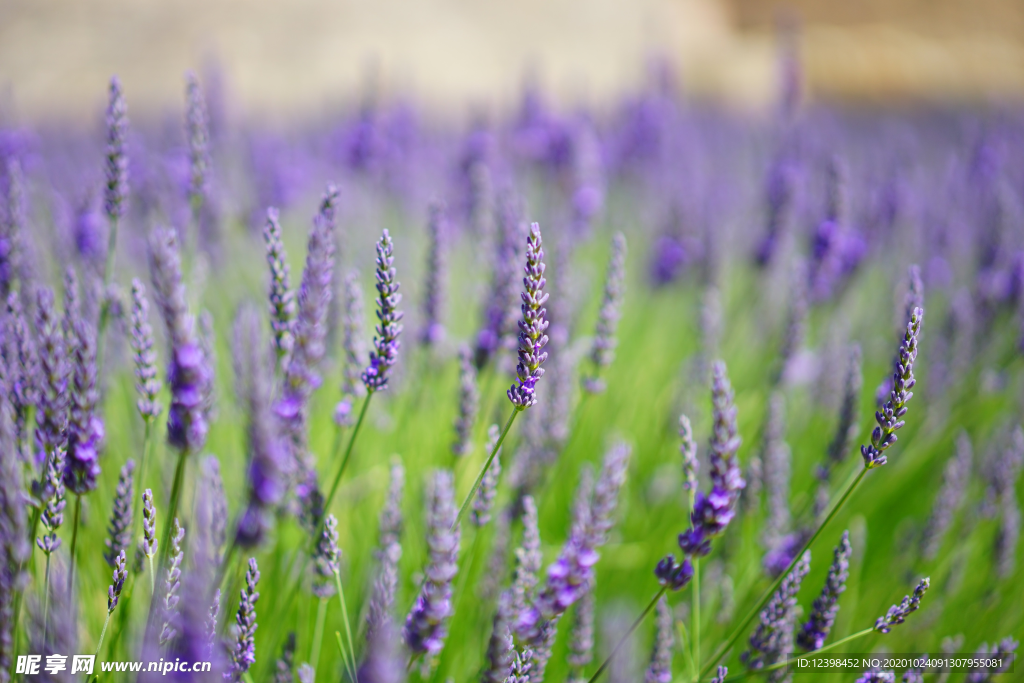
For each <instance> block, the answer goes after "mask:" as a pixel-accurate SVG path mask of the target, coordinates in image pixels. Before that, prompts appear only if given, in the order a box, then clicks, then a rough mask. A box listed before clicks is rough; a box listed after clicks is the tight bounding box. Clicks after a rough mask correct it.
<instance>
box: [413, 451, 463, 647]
mask: <svg viewBox="0 0 1024 683" xmlns="http://www.w3.org/2000/svg"><path fill="white" fill-rule="evenodd" d="M453 497H454V488H453V482H452V475H451V473H450V472H447V471H444V470H439V471H437V472H436V473H435V474H434V478H433V483H432V486H431V491H430V507H429V508H428V510H427V529H428V531H427V546H428V548H429V560H428V562H427V566H426V569H425V570H424V573H425V575H426V578H425V579H424V582H423V587H422V588H421V589H420V594H419V596H418V597H417V598H416V603H415V604H414V605H413V607H412V610H410V612H409V615H408V616H407V617H406V620H405V631H404V634H403V635H404V638H405V644H406V645H407V646H408V647H409V650H410V651H412V652H413V653H426V654H427V655H428V656H430V657H433V656H436V655H437V654H438V653H439V652H441V649H442V648H443V647H444V641H445V638H446V637H447V635H448V619H449V618H450V617H451V614H452V609H453V605H452V581H453V579H454V578H455V574H456V572H457V571H458V565H457V564H456V563H457V560H458V555H459V534H460V532H459V528H458V527H455V528H454V529H453V528H452V525H453V524H454V523H455V517H456V514H457V511H456V509H455V502H454V499H453Z"/></svg>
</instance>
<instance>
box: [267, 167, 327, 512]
mask: <svg viewBox="0 0 1024 683" xmlns="http://www.w3.org/2000/svg"><path fill="white" fill-rule="evenodd" d="M337 202H338V189H337V188H336V187H334V186H333V185H328V186H327V190H326V192H325V193H324V196H323V199H322V201H321V202H320V210H319V211H318V213H317V216H316V218H315V219H314V221H313V229H312V230H310V233H309V246H308V248H307V252H306V268H305V270H303V271H302V284H301V285H300V287H299V296H298V305H299V312H298V317H297V319H296V323H295V347H294V349H293V351H292V355H291V358H290V359H289V362H288V368H287V369H286V370H285V374H284V386H283V387H282V390H281V398H280V399H279V400H278V402H277V403H276V405H275V406H274V413H275V414H276V415H277V417H278V419H279V420H280V422H281V431H282V436H284V437H285V439H286V442H287V445H288V449H289V451H290V460H291V465H290V466H291V468H292V469H293V474H294V477H295V495H296V498H298V501H299V505H300V509H301V513H300V518H301V519H302V522H303V524H304V525H305V526H306V528H308V529H310V530H313V529H317V528H318V527H319V526H320V522H321V520H322V519H323V509H322V508H323V496H322V495H321V493H320V484H319V482H318V481H317V476H316V467H315V466H314V464H313V462H312V459H311V458H312V456H311V454H310V453H309V444H308V439H309V434H308V433H307V431H308V428H307V414H306V412H307V410H308V408H309V399H310V396H312V394H313V391H314V390H315V389H316V388H317V387H318V386H320V381H321V380H320V375H319V374H318V373H317V366H319V364H320V361H321V360H322V359H323V356H324V337H325V335H326V327H325V323H326V320H327V308H328V306H329V304H330V302H331V294H332V287H331V279H332V278H333V275H334V227H335V222H334V220H335V219H334V214H335V210H336V207H337Z"/></svg>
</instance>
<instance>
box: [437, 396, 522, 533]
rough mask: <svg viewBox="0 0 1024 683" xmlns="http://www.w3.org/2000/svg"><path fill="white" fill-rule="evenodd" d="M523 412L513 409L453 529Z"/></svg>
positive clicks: (464, 502) (519, 409)
mask: <svg viewBox="0 0 1024 683" xmlns="http://www.w3.org/2000/svg"><path fill="white" fill-rule="evenodd" d="M522 411H523V409H522V408H520V407H519V406H513V407H512V414H511V415H509V416H508V422H506V423H505V428H504V429H503V430H501V436H499V437H498V441H497V442H496V443H495V444H494V448H492V449H491V454H490V455H489V456H488V457H487V462H485V463H484V466H483V467H481V468H480V474H478V475H476V481H475V482H473V486H472V488H470V489H469V495H467V496H466V500H464V501H463V502H462V507H460V508H459V514H458V515H457V516H456V517H455V522H454V523H453V524H452V529H454V528H455V527H457V526H458V525H459V520H461V519H462V516H463V515H464V514H466V510H467V509H468V508H469V504H470V503H472V502H473V496H475V495H476V490H477V489H478V488H479V487H480V482H482V481H483V480H484V475H485V474H487V469H488V468H489V467H490V466H491V463H492V462H493V461H494V456H495V455H497V454H498V449H500V448H501V442H502V441H504V440H505V435H506V434H508V430H509V429H510V428H511V427H512V423H513V422H515V419H516V415H518V414H519V413H521V412H522Z"/></svg>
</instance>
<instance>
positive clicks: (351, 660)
mask: <svg viewBox="0 0 1024 683" xmlns="http://www.w3.org/2000/svg"><path fill="white" fill-rule="evenodd" d="M334 585H335V587H337V589H338V602H340V603H341V618H342V619H344V620H345V638H346V639H347V640H348V652H349V656H348V660H347V661H346V662H345V663H346V665H348V666H349V667H350V671H349V675H350V676H351V677H352V680H353V681H355V680H356V646H355V645H354V644H353V641H352V624H351V622H349V619H348V605H347V603H346V601H345V591H344V589H343V588H342V586H341V571H340V570H339V571H335V572H334ZM338 640H339V641H340V640H341V636H340V635H339V636H338Z"/></svg>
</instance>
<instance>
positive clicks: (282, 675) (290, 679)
mask: <svg viewBox="0 0 1024 683" xmlns="http://www.w3.org/2000/svg"><path fill="white" fill-rule="evenodd" d="M294 667H295V631H290V632H289V633H288V637H287V638H286V639H285V641H284V647H282V648H281V657H280V658H279V659H278V660H277V663H276V664H275V666H274V683H294V682H295V677H294V676H293V675H292V669H293V668H294Z"/></svg>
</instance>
